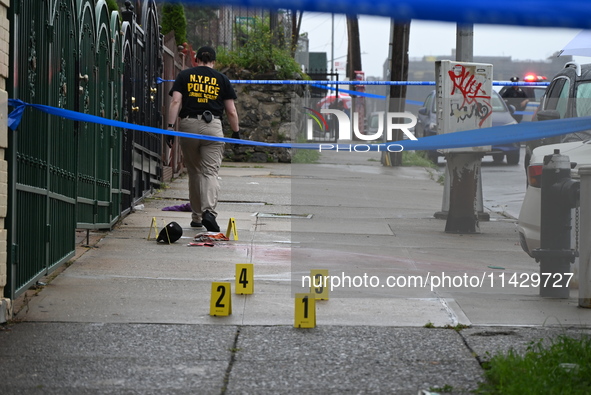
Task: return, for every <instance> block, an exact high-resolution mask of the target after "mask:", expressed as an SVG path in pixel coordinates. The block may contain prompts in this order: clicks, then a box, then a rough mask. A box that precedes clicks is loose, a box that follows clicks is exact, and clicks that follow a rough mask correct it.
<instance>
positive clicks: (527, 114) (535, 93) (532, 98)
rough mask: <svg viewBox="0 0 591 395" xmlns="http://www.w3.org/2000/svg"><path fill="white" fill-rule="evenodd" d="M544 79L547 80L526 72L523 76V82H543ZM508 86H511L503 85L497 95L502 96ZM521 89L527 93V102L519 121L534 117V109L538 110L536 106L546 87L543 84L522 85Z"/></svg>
mask: <svg viewBox="0 0 591 395" xmlns="http://www.w3.org/2000/svg"><path fill="white" fill-rule="evenodd" d="M546 80H547V78H546V77H543V76H538V75H533V74H528V75H526V76H525V77H524V78H523V81H524V82H544V81H546ZM510 88H511V86H503V87H502V88H501V89H500V90H499V95H500V96H501V97H503V95H504V93H505V91H506V90H507V89H510ZM521 90H523V91H524V92H525V94H526V95H527V98H528V99H529V102H528V103H527V106H526V107H525V110H523V112H524V114H523V118H522V119H521V122H529V121H532V120H533V119H534V114H535V113H536V111H537V110H538V107H539V106H540V100H541V99H542V96H544V93H545V92H546V87H545V86H522V87H521Z"/></svg>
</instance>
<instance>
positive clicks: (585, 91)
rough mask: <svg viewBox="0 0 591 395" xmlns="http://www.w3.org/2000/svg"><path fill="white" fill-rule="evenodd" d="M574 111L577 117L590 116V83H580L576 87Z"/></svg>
mask: <svg viewBox="0 0 591 395" xmlns="http://www.w3.org/2000/svg"><path fill="white" fill-rule="evenodd" d="M575 104H576V110H577V117H587V116H590V115H591V81H586V82H581V83H580V84H579V86H577V101H576V102H575Z"/></svg>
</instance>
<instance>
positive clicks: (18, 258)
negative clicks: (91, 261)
mask: <svg viewBox="0 0 591 395" xmlns="http://www.w3.org/2000/svg"><path fill="white" fill-rule="evenodd" d="M12 9H13V14H12V27H11V34H12V37H11V42H12V43H13V51H12V58H11V61H12V79H13V81H12V82H13V83H12V92H11V96H12V97H15V98H19V99H21V100H23V101H26V102H29V103H43V104H48V105H50V106H54V107H60V108H65V109H69V110H75V109H76V101H75V100H74V98H73V97H72V96H73V95H72V94H71V91H74V90H75V89H76V86H77V81H76V78H75V76H76V73H75V65H76V56H77V50H76V48H73V47H72V46H71V45H70V42H71V41H72V39H73V37H76V36H77V32H78V26H77V23H76V21H77V18H76V8H75V4H74V2H73V1H64V0H62V1H59V2H53V1H41V2H36V4H35V5H34V6H33V5H31V2H29V1H26V0H20V1H19V0H15V1H13V2H12ZM74 130H75V125H74V122H72V121H67V120H64V119H62V118H59V117H52V116H49V115H46V114H44V113H35V114H32V113H31V112H27V113H26V114H25V116H24V117H23V119H22V123H21V125H20V127H19V128H18V130H17V131H15V132H11V133H10V142H9V147H10V151H9V152H10V153H9V157H10V170H9V174H10V188H11V190H10V193H9V207H10V209H11V212H10V215H9V232H10V236H9V237H10V241H11V250H10V254H9V256H10V260H9V265H8V276H9V287H8V291H9V293H10V295H8V296H10V297H11V298H14V297H15V296H16V295H18V294H20V293H21V292H23V291H24V290H26V289H27V288H28V287H29V286H30V285H31V284H33V283H34V282H35V281H37V279H38V278H39V277H41V276H43V275H45V274H46V273H48V272H49V271H51V270H52V268H55V267H56V266H57V265H59V264H61V263H63V262H65V261H66V260H68V259H70V258H71V257H72V256H73V254H74V249H75V233H74V232H73V231H72V229H75V226H76V213H75V211H76V210H75V208H76V157H77V154H76V152H77V138H76V134H75V133H74Z"/></svg>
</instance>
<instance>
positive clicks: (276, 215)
mask: <svg viewBox="0 0 591 395" xmlns="http://www.w3.org/2000/svg"><path fill="white" fill-rule="evenodd" d="M254 215H255V216H257V217H259V218H290V219H291V218H300V219H310V218H312V214H280V213H254Z"/></svg>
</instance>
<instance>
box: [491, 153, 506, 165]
mask: <svg viewBox="0 0 591 395" xmlns="http://www.w3.org/2000/svg"><path fill="white" fill-rule="evenodd" d="M492 157H493V161H495V163H501V162H502V161H503V158H504V157H505V154H493V156H492Z"/></svg>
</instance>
